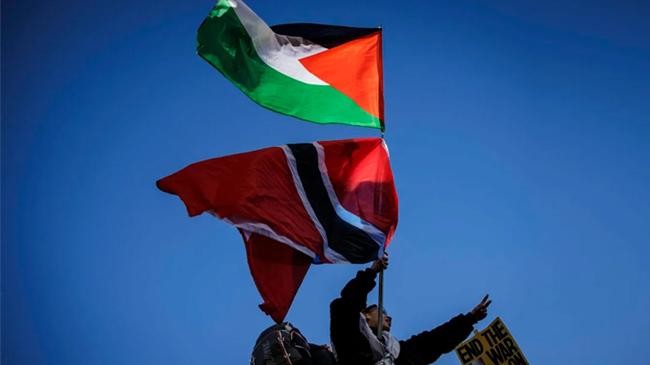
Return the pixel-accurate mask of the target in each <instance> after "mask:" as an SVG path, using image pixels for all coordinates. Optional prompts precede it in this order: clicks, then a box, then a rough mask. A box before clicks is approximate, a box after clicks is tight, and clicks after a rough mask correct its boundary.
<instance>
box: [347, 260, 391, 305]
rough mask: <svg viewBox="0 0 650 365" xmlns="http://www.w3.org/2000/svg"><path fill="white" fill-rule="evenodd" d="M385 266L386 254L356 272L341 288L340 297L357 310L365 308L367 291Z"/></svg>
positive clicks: (386, 263) (371, 287) (386, 265)
mask: <svg viewBox="0 0 650 365" xmlns="http://www.w3.org/2000/svg"><path fill="white" fill-rule="evenodd" d="M387 268H388V256H387V255H384V257H382V258H381V259H379V260H376V261H375V262H373V263H372V265H371V266H370V267H369V268H367V269H365V270H362V271H359V272H357V276H356V277H355V278H354V279H352V280H350V281H349V282H348V283H347V284H346V285H345V287H344V288H343V290H341V299H342V300H344V301H346V302H347V303H348V304H350V305H352V306H353V307H354V308H355V310H357V312H360V311H361V310H363V309H365V306H366V301H367V299H368V293H370V291H371V290H372V289H373V288H374V287H375V277H376V276H377V273H379V272H380V271H381V270H385V269H387Z"/></svg>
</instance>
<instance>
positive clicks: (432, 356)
mask: <svg viewBox="0 0 650 365" xmlns="http://www.w3.org/2000/svg"><path fill="white" fill-rule="evenodd" d="M490 303H492V301H491V300H490V299H489V296H488V295H486V296H485V297H484V298H483V300H481V302H480V303H479V304H478V305H477V306H476V307H474V309H472V310H471V311H470V312H468V313H467V314H460V315H458V316H456V317H454V318H452V319H451V320H449V321H448V322H446V323H444V324H442V325H440V326H438V327H436V328H434V329H432V330H431V331H425V332H422V333H420V334H418V335H416V336H413V337H411V338H409V339H408V340H406V341H402V342H401V343H400V344H401V345H402V354H401V355H400V357H401V356H402V355H404V359H403V360H406V358H407V357H408V358H411V359H414V361H415V363H418V364H429V363H432V362H434V361H435V360H436V359H437V358H438V357H440V355H442V354H446V353H447V352H450V351H452V350H453V349H455V348H456V346H458V345H459V344H460V343H461V342H463V340H465V339H466V338H467V336H469V334H470V333H471V332H472V329H473V328H474V324H476V323H477V322H478V321H480V320H482V319H484V318H485V317H486V316H487V309H488V306H489V305H490ZM398 363H399V362H398Z"/></svg>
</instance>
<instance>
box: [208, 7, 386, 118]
mask: <svg viewBox="0 0 650 365" xmlns="http://www.w3.org/2000/svg"><path fill="white" fill-rule="evenodd" d="M197 38H198V46H197V51H198V53H199V55H200V56H201V57H203V58H204V59H205V60H206V61H208V62H209V63H210V64H211V65H213V66H214V67H215V68H217V69H218V70H219V71H221V73H222V74H223V75H224V76H225V77H226V78H228V79H229V80H230V81H231V82H232V83H233V84H235V85H236V86H237V87H238V88H239V89H240V90H241V91H243V92H244V93H245V94H246V95H248V96H249V97H250V98H251V99H253V100H254V101H255V102H257V103H258V104H260V105H262V106H264V107H266V108H268V109H271V110H274V111H276V112H279V113H283V114H287V115H291V116H294V117H296V118H300V119H304V120H307V121H311V122H316V123H340V124H350V125H356V126H363V127H371V128H380V129H382V130H383V129H384V101H383V85H382V83H383V75H382V58H381V57H382V56H381V29H379V28H353V27H344V26H333V25H322V24H305V23H302V24H283V25H276V26H273V27H269V26H268V25H266V23H264V21H263V20H262V19H260V18H259V17H258V16H257V15H256V14H255V13H254V12H253V11H252V10H251V9H250V8H249V7H248V6H246V4H244V3H243V2H242V1H241V0H219V1H218V2H217V4H216V5H215V6H214V8H213V9H212V11H211V12H210V14H209V15H208V17H207V18H206V19H205V20H204V21H203V23H202V24H201V26H200V28H199V30H198V35H197Z"/></svg>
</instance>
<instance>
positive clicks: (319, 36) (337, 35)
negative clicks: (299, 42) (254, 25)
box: [271, 23, 381, 48]
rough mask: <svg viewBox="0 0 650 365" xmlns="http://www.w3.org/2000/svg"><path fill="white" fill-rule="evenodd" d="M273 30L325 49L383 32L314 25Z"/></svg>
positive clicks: (302, 24) (294, 24)
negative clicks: (300, 38)
mask: <svg viewBox="0 0 650 365" xmlns="http://www.w3.org/2000/svg"><path fill="white" fill-rule="evenodd" d="M271 29H273V31H274V32H275V33H277V34H282V35H288V36H294V37H302V38H304V39H306V40H308V41H311V42H313V43H316V44H318V45H321V46H323V47H325V48H332V47H336V46H339V45H341V44H343V43H347V42H349V41H351V40H353V39H357V38H360V37H363V36H365V35H368V34H372V33H375V32H380V31H381V28H356V27H345V26H341V25H325V24H313V23H291V24H278V25H274V26H272V27H271Z"/></svg>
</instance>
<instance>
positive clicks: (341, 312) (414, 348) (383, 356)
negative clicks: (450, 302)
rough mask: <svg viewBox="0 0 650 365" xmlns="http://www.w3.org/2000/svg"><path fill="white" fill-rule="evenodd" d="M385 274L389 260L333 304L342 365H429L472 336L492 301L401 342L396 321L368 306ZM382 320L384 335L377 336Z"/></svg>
mask: <svg viewBox="0 0 650 365" xmlns="http://www.w3.org/2000/svg"><path fill="white" fill-rule="evenodd" d="M386 268H388V256H387V255H384V256H383V257H382V258H381V259H379V260H377V261H375V262H374V263H373V264H372V266H370V267H369V268H367V269H365V270H362V271H359V272H358V273H357V275H356V277H355V278H354V279H352V280H350V281H349V282H348V283H347V284H346V285H345V287H344V288H343V290H342V291H341V296H340V297H339V298H336V299H334V300H333V301H332V303H331V304H330V338H331V341H332V346H333V349H334V352H335V354H336V357H337V359H338V364H339V365H425V364H430V363H432V362H434V361H435V360H437V359H438V358H439V357H440V356H441V355H442V354H445V353H447V352H450V351H452V350H453V349H454V348H455V347H456V346H458V345H459V344H460V343H461V342H462V341H463V340H464V339H465V338H467V336H468V335H469V334H470V333H471V332H472V330H473V328H474V324H476V323H477V322H478V321H480V320H482V319H484V318H485V317H486V316H487V309H488V306H489V305H490V303H491V302H492V301H491V300H489V298H488V296H487V295H486V296H485V297H484V298H483V300H482V301H481V302H480V303H479V304H478V305H477V306H476V307H474V309H472V311H470V312H469V313H467V314H460V315H458V316H456V317H454V318H452V319H451V320H449V321H448V322H447V323H444V324H442V325H440V326H438V327H436V328H434V329H432V330H430V331H424V332H422V333H420V334H417V335H415V336H412V337H411V338H409V339H408V340H404V341H399V340H397V339H396V338H395V337H394V336H393V335H392V334H391V333H390V328H391V324H392V317H391V316H390V315H388V314H387V313H386V312H385V311H384V313H382V314H383V316H380V315H379V310H380V308H379V307H378V306H377V305H374V304H373V305H370V306H368V305H367V298H368V293H370V291H371V290H372V289H373V288H374V287H375V278H376V277H377V274H378V273H380V272H382V271H383V270H385V269H386ZM382 310H383V309H382ZM380 317H383V320H382V323H381V329H382V331H378V329H379V326H380V323H379V318H380ZM377 333H380V335H379V337H378V336H377Z"/></svg>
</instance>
